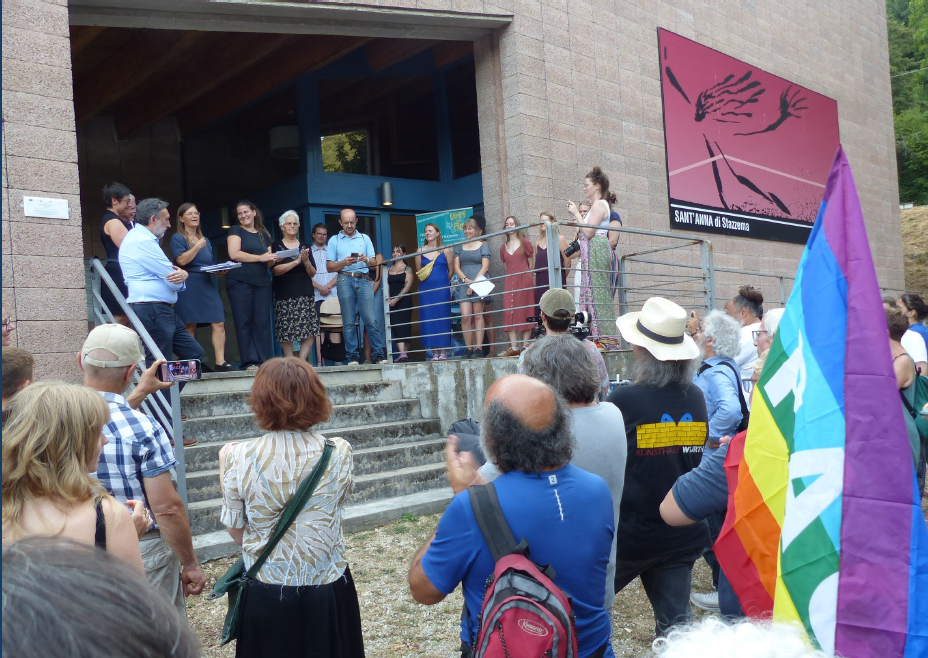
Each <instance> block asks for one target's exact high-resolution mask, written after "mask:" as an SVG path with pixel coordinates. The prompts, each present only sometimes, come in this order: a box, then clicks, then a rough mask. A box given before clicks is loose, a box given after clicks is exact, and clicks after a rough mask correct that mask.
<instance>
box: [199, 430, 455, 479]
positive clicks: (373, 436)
mask: <svg viewBox="0 0 928 658" xmlns="http://www.w3.org/2000/svg"><path fill="white" fill-rule="evenodd" d="M439 432H441V429H440V427H439V422H438V421H437V420H434V419H424V418H414V419H411V420H400V421H390V422H386V423H369V424H366V425H357V426H352V427H339V428H337V429H331V430H329V431H327V432H325V434H326V435H328V436H332V437H336V436H340V437H342V438H343V439H345V440H346V441H348V442H349V443H350V444H351V446H352V448H354V450H355V454H357V452H358V451H359V450H362V449H364V448H373V447H377V446H389V445H395V444H402V443H404V442H409V441H421V440H423V439H427V438H434V437H436V436H438V434H439ZM258 433H260V430H258V431H255V432H252V434H251V435H250V436H248V437H247V438H245V439H235V440H242V441H248V440H250V439H253V438H254V437H255V435H256V434H258ZM187 435H188V436H193V435H192V434H190V433H189V431H188V432H187ZM231 440H233V439H229V441H231ZM229 441H201V442H200V443H198V444H197V445H195V446H193V447H191V448H185V449H184V459H185V465H186V469H187V475H188V477H189V476H190V475H191V474H192V473H195V472H197V471H203V470H210V469H217V468H219V449H220V448H222V446H223V445H225V444H226V443H228V442H229Z"/></svg>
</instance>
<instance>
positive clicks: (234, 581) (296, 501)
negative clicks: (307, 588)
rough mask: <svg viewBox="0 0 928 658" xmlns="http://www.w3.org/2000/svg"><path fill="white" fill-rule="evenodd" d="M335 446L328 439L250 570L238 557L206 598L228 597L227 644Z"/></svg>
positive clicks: (223, 642) (310, 494) (225, 625)
mask: <svg viewBox="0 0 928 658" xmlns="http://www.w3.org/2000/svg"><path fill="white" fill-rule="evenodd" d="M334 448H335V443H334V442H333V441H332V440H331V439H326V440H325V447H324V448H323V449H322V456H321V457H319V462H318V463H317V464H316V466H315V467H314V468H313V470H312V473H310V474H309V476H308V477H307V478H306V479H305V480H303V481H302V482H301V483H300V486H299V488H298V489H297V490H296V493H295V494H293V498H291V499H290V502H289V503H287V507H286V508H284V511H283V513H282V514H281V515H280V520H279V521H278V522H277V528H276V529H275V530H274V534H273V535H271V539H270V541H268V543H267V545H266V546H265V547H264V550H262V551H261V554H260V555H258V557H257V559H256V560H255V563H254V564H252V565H251V568H250V569H248V570H247V571H246V570H245V559H244V558H239V559H238V561H237V562H236V563H235V564H233V565H232V566H231V567H229V570H228V571H226V572H225V574H223V576H222V578H220V579H219V580H218V581H216V585H215V586H214V587H213V591H212V592H210V595H209V596H208V597H207V599H208V600H210V601H212V600H213V599H218V598H219V597H220V596H222V595H223V594H228V595H229V609H228V611H227V612H226V621H225V623H224V624H223V625H222V642H221V644H228V643H229V642H231V641H232V640H234V639H235V638H236V637H237V636H238V627H239V623H240V621H241V618H242V604H243V603H244V601H245V599H244V597H242V589H243V587H244V586H245V585H247V584H248V582H249V581H251V580H254V578H255V576H256V575H257V574H258V572H259V571H261V567H262V566H264V563H265V562H266V561H267V559H268V557H270V555H271V551H273V550H274V547H275V546H277V543H278V542H279V541H280V540H281V539H282V538H283V536H284V534H286V532H287V530H289V528H290V526H291V525H293V522H294V521H295V520H296V517H297V516H298V515H299V514H300V512H302V511H303V508H304V507H305V506H306V503H307V502H309V499H310V498H311V497H312V495H313V491H315V489H316V486H317V485H318V484H319V480H321V479H322V475H323V473H325V469H326V468H327V467H328V465H329V459H330V458H331V457H332V451H333V450H334Z"/></svg>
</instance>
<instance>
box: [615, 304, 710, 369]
mask: <svg viewBox="0 0 928 658" xmlns="http://www.w3.org/2000/svg"><path fill="white" fill-rule="evenodd" d="M615 325H616V326H617V327H618V328H619V331H620V332H621V333H622V337H623V338H624V339H625V340H627V341H628V342H629V343H631V344H632V345H638V346H639V347H643V348H645V349H646V350H648V351H649V352H650V353H651V354H652V355H653V356H654V358H655V359H657V360H658V361H685V360H688V359H695V358H696V357H697V356H699V347H698V346H697V345H696V342H695V341H694V340H693V339H692V338H690V337H689V336H687V335H686V331H685V329H686V311H684V310H683V307H681V306H678V305H677V304H674V303H673V302H672V301H670V300H669V299H664V298H663V297H652V298H651V299H649V300H648V301H646V302H645V303H644V306H643V307H642V309H641V312H640V313H626V314H625V315H623V316H622V317H620V318H619V319H618V320H616V321H615Z"/></svg>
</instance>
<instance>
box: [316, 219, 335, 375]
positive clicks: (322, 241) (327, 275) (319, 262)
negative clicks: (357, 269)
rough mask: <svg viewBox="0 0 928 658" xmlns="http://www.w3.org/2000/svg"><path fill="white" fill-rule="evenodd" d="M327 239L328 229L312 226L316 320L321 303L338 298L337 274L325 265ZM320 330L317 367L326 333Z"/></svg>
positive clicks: (322, 226) (317, 339)
mask: <svg viewBox="0 0 928 658" xmlns="http://www.w3.org/2000/svg"><path fill="white" fill-rule="evenodd" d="M328 239H329V229H327V228H326V227H325V224H322V223H319V224H316V225H315V226H313V244H312V247H310V250H311V255H312V257H313V264H314V265H315V266H316V274H315V276H313V288H314V292H315V299H316V317H317V318H318V317H321V316H320V315H319V307H320V306H322V302H324V301H325V300H326V299H328V298H329V297H338V273H337V272H329V268H328V265H327V263H326V242H327V241H328ZM321 329H322V327H321V326H320V331H319V335H318V336H316V363H317V364H319V365H323V363H324V362H323V360H322V341H323V340H324V339H325V336H326V334H327V333H328V332H324V331H322V330H321ZM330 340H332V337H330ZM340 340H341V334H338V341H340ZM338 341H333V342H338Z"/></svg>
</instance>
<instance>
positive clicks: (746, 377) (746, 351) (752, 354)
mask: <svg viewBox="0 0 928 658" xmlns="http://www.w3.org/2000/svg"><path fill="white" fill-rule="evenodd" d="M759 329H760V322H755V323H754V324H749V325H747V326H746V327H741V351H740V352H738V356H736V357H735V363H737V364H738V369H739V370H740V371H741V388H742V389H744V398H745V400H746V401H747V402H748V408H750V404H751V402H750V394H751V377H753V376H754V364H755V363H757V347H756V346H755V345H754V332H755V331H758V330H759Z"/></svg>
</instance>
